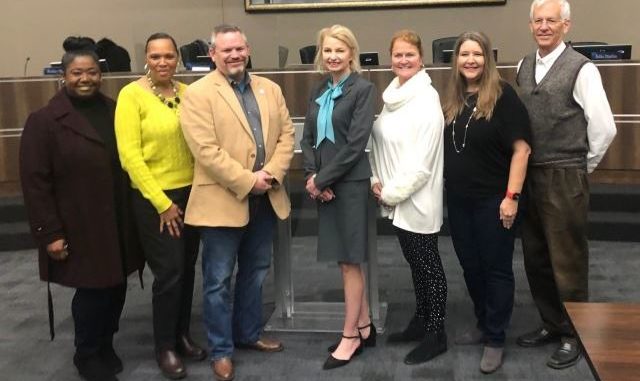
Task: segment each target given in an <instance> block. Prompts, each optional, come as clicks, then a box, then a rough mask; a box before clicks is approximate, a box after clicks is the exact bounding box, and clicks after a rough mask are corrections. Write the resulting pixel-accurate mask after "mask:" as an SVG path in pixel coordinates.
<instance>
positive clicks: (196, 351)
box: [176, 335, 207, 361]
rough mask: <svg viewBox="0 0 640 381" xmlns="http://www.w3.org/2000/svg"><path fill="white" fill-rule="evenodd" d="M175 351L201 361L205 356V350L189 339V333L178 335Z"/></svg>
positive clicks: (185, 356)
mask: <svg viewBox="0 0 640 381" xmlns="http://www.w3.org/2000/svg"><path fill="white" fill-rule="evenodd" d="M176 351H177V352H178V353H179V354H180V356H182V357H184V358H187V359H190V360H196V361H202V360H204V359H205V358H206V357H207V352H206V351H205V350H204V349H202V347H200V346H199V345H198V344H196V343H194V342H193V340H191V337H189V335H180V336H179V337H178V341H177V342H176Z"/></svg>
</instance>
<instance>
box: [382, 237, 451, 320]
mask: <svg viewBox="0 0 640 381" xmlns="http://www.w3.org/2000/svg"><path fill="white" fill-rule="evenodd" d="M394 228H395V231H396V235H397V236H398V241H400V247H401V248H402V254H403V255H404V258H405V259H406V260H407V262H408V263H409V268H411V276H412V278H413V288H414V290H415V294H416V316H418V317H420V318H422V319H423V321H424V329H425V331H426V332H438V331H442V330H443V329H444V318H445V313H446V310H447V278H446V276H445V274H444V269H443V267H442V260H441V259H440V254H439V253H438V235H437V234H420V233H414V232H410V231H406V230H404V229H400V228H398V227H394Z"/></svg>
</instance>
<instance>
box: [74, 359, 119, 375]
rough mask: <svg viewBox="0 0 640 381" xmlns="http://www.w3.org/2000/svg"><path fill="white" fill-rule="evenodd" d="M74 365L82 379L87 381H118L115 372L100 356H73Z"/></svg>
mask: <svg viewBox="0 0 640 381" xmlns="http://www.w3.org/2000/svg"><path fill="white" fill-rule="evenodd" d="M73 364H74V365H75V366H76V368H77V369H78V373H79V374H80V377H82V378H83V379H84V380H87V381H118V379H117V378H116V376H115V374H114V373H113V371H112V370H111V369H110V368H109V367H108V366H107V365H106V364H105V363H104V361H103V360H102V358H101V357H100V356H99V355H97V354H96V355H92V356H89V357H80V356H78V355H77V354H76V355H74V356H73Z"/></svg>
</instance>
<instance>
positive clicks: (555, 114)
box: [516, 47, 589, 168]
mask: <svg viewBox="0 0 640 381" xmlns="http://www.w3.org/2000/svg"><path fill="white" fill-rule="evenodd" d="M587 62H589V60H588V59H587V58H585V57H584V56H582V55H581V54H579V53H577V52H576V51H575V50H573V49H572V48H570V47H567V48H566V49H565V50H564V51H563V52H562V54H561V55H560V57H558V59H557V60H556V61H555V62H554V64H553V66H551V69H549V72H548V73H547V75H545V77H544V78H543V79H542V81H540V83H538V84H536V80H535V72H536V54H535V53H532V54H529V55H528V56H526V57H525V58H524V59H523V60H522V64H521V65H520V71H519V72H518V76H517V79H516V81H517V83H518V86H519V95H520V98H521V99H522V101H523V102H524V104H525V106H526V107H527V110H528V111H529V118H530V119H531V134H532V144H531V147H532V154H531V157H530V158H529V164H530V165H532V166H539V167H557V168H564V167H582V168H586V167H587V153H588V152H589V142H588V140H587V120H586V119H585V117H584V110H583V109H582V107H580V105H579V104H577V103H576V101H575V100H574V99H573V87H574V85H575V83H576V79H577V78H578V73H579V72H580V69H581V68H582V66H583V65H584V64H586V63H587Z"/></svg>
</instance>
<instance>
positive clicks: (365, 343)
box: [327, 322, 378, 353]
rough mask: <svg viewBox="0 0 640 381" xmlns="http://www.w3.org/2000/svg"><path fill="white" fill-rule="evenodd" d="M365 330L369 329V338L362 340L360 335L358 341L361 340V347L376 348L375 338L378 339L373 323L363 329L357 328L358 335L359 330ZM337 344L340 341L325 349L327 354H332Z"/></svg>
mask: <svg viewBox="0 0 640 381" xmlns="http://www.w3.org/2000/svg"><path fill="white" fill-rule="evenodd" d="M366 328H371V329H370V330H369V336H367V338H366V339H365V338H363V337H362V335H361V334H360V339H361V340H362V345H363V346H364V347H375V346H376V338H377V337H378V331H377V330H376V326H375V325H373V322H371V323H369V324H367V325H365V326H364V327H358V333H360V331H361V330H363V329H366ZM338 344H340V341H338V342H337V343H334V344H331V345H330V346H329V347H328V348H327V352H329V353H333V352H334V351H335V350H336V348H338Z"/></svg>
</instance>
